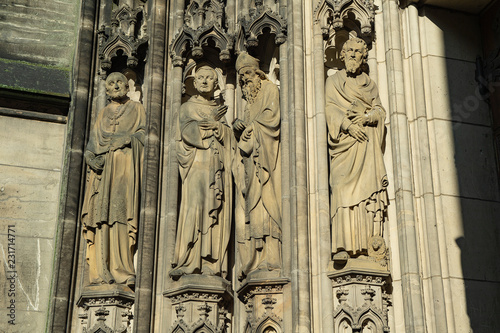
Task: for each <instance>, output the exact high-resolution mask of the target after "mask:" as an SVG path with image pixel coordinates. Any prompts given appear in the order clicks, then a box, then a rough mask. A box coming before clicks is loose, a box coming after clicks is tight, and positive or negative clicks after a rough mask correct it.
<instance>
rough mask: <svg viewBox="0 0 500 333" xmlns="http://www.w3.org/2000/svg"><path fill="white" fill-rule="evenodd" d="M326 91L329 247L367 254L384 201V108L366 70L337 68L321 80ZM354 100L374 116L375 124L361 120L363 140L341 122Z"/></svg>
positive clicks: (378, 231)
mask: <svg viewBox="0 0 500 333" xmlns="http://www.w3.org/2000/svg"><path fill="white" fill-rule="evenodd" d="M325 95H326V119H327V124H328V145H329V155H330V189H331V206H330V207H331V227H332V253H336V252H339V251H341V250H345V251H347V252H349V253H350V254H351V255H356V254H361V253H363V254H366V250H367V249H368V241H369V238H370V237H372V236H382V231H383V230H382V228H383V221H384V216H385V214H386V210H387V204H388V197H387V190H386V188H387V185H388V182H387V173H386V171H385V166H384V160H383V153H382V143H383V135H384V130H385V128H384V127H385V126H384V120H385V111H384V109H383V108H382V106H381V102H380V98H379V94H378V90H377V87H376V85H375V83H374V82H373V81H372V80H371V79H370V77H368V75H366V74H365V73H362V74H360V75H358V76H357V77H349V76H347V74H346V71H345V70H342V71H339V72H337V73H336V74H334V75H333V76H331V77H329V78H328V79H327V80H326V86H325ZM354 101H356V103H357V104H358V105H362V106H363V107H364V108H365V109H366V111H367V112H371V113H372V114H373V117H374V119H376V120H377V124H376V125H375V124H373V125H366V126H362V125H360V126H362V128H363V130H364V131H365V133H366V134H367V136H368V141H364V142H358V141H357V140H356V139H354V138H353V137H352V136H350V135H349V134H348V133H347V132H346V131H345V128H344V129H343V128H342V123H343V122H344V124H346V117H347V111H348V109H349V108H350V107H351V103H352V102H354ZM370 110H372V111H370ZM347 122H348V121H347ZM344 127H345V126H344Z"/></svg>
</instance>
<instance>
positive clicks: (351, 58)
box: [343, 41, 366, 73]
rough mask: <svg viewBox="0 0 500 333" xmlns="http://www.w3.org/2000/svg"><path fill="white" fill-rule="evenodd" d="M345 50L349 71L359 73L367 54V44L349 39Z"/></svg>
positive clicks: (346, 64)
mask: <svg viewBox="0 0 500 333" xmlns="http://www.w3.org/2000/svg"><path fill="white" fill-rule="evenodd" d="M343 51H344V61H345V68H346V70H347V72H349V73H357V72H358V71H359V69H360V67H361V65H362V64H363V60H364V57H365V54H366V50H365V45H364V44H363V43H359V42H355V41H347V42H346V45H345V46H344V48H343Z"/></svg>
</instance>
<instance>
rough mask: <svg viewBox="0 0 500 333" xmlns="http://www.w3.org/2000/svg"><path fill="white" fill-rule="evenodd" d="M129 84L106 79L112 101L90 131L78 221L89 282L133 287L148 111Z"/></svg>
mask: <svg viewBox="0 0 500 333" xmlns="http://www.w3.org/2000/svg"><path fill="white" fill-rule="evenodd" d="M127 82H128V80H127V78H126V77H125V75H123V74H121V73H111V74H110V75H109V76H108V77H107V79H106V93H107V95H108V96H109V97H110V98H111V103H110V104H109V105H108V106H106V107H105V108H104V109H102V110H101V111H100V112H99V114H98V115H97V118H96V120H95V123H94V126H93V127H92V129H91V131H90V138H89V142H88V144H87V148H86V152H85V160H86V162H87V165H88V166H89V172H88V176H87V183H86V187H85V197H84V202H83V207H82V223H83V236H84V238H85V240H86V242H87V252H86V259H87V263H88V264H89V279H90V283H91V284H112V283H117V284H125V285H127V286H129V287H130V288H132V289H133V288H134V287H135V270H134V260H133V259H134V252H135V244H136V238H137V228H138V222H139V203H140V197H141V192H140V188H141V176H142V175H141V174H142V164H143V148H144V142H145V126H146V113H145V111H144V107H143V106H142V104H140V103H138V102H134V101H131V100H130V99H129V98H128V97H127V92H128V83H127Z"/></svg>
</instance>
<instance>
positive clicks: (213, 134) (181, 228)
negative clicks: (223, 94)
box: [170, 66, 235, 279]
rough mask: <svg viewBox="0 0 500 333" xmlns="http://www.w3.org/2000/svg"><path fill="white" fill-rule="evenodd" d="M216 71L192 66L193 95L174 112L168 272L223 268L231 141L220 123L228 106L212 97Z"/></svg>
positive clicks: (221, 270)
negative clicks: (175, 176)
mask: <svg viewBox="0 0 500 333" xmlns="http://www.w3.org/2000/svg"><path fill="white" fill-rule="evenodd" d="M216 86H217V73H216V71H215V70H214V69H213V68H211V67H209V66H201V67H199V68H198V69H197V70H196V73H195V77H194V87H195V89H196V90H197V91H198V95H195V96H192V97H191V98H190V99H189V100H188V101H187V102H186V103H184V104H182V106H181V108H180V111H179V128H178V133H179V137H178V139H177V158H178V161H179V172H180V176H181V180H182V193H181V204H180V210H179V219H178V226H177V238H176V243H175V254H174V260H173V262H172V266H174V267H175V268H174V269H173V270H172V271H171V272H170V276H171V277H172V278H174V279H177V278H179V277H180V276H182V275H184V274H205V275H217V276H221V277H223V278H225V277H226V275H227V272H228V256H227V254H228V244H229V238H230V235H231V206H232V186H233V185H232V175H231V163H232V150H231V147H232V145H234V144H235V142H234V137H233V133H232V131H231V129H230V128H229V126H228V125H227V124H226V122H225V118H224V115H225V113H226V111H227V106H225V105H218V104H217V103H216V101H215V100H214V90H215V87H216Z"/></svg>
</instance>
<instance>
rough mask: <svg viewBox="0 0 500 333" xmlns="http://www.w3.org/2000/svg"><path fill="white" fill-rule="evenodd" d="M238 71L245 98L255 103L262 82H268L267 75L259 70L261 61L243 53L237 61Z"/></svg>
mask: <svg viewBox="0 0 500 333" xmlns="http://www.w3.org/2000/svg"><path fill="white" fill-rule="evenodd" d="M236 70H237V71H238V77H239V80H240V85H241V91H242V92H243V97H244V98H245V99H246V100H247V102H249V103H253V102H254V101H255V98H256V97H257V94H258V93H259V91H260V87H261V83H262V82H261V81H262V80H266V74H264V72H263V71H261V70H260V69H259V60H257V59H255V58H254V57H252V56H251V55H249V54H248V53H247V52H241V53H240V55H239V56H238V59H236Z"/></svg>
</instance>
